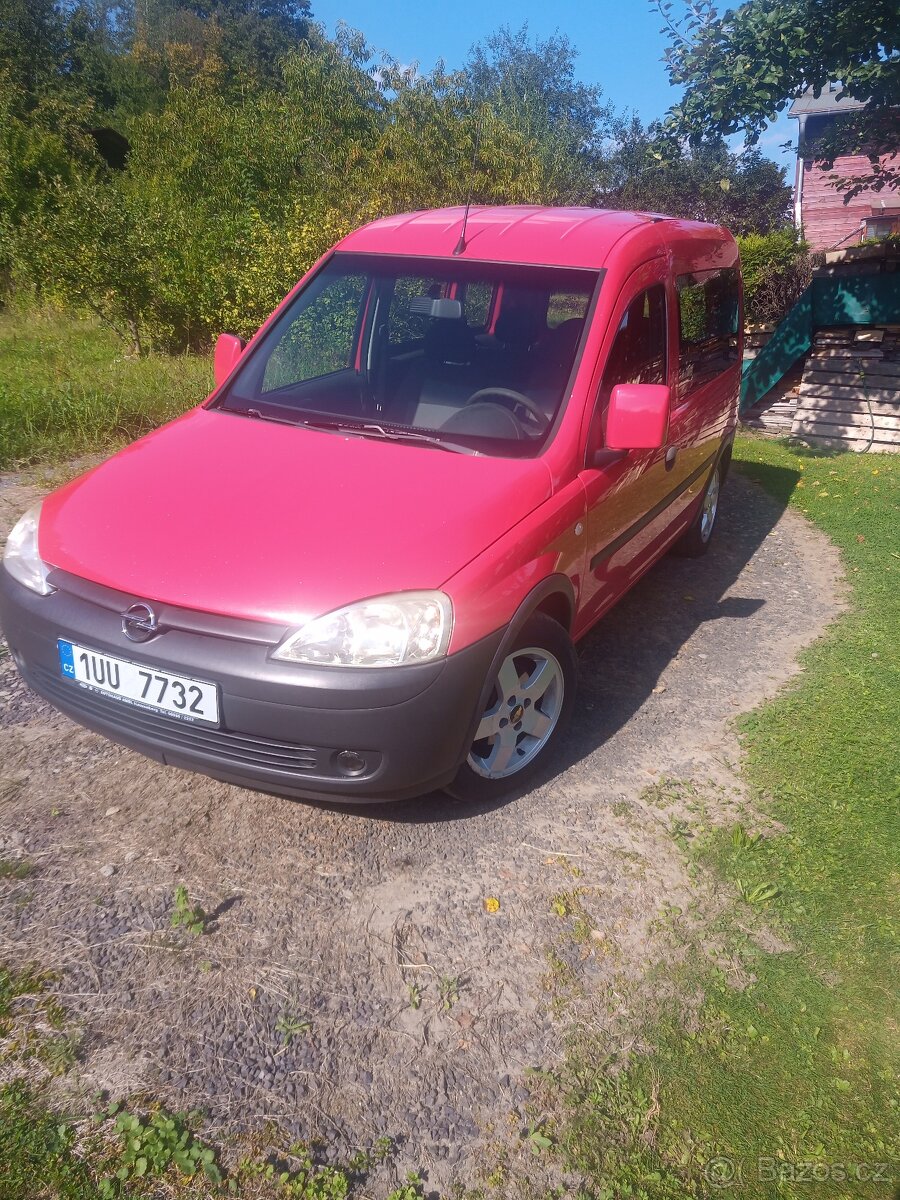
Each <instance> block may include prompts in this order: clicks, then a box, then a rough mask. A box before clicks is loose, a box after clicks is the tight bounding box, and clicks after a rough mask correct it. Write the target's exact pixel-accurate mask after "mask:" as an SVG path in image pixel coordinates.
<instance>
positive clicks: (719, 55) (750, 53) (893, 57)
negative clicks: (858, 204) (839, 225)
mask: <svg viewBox="0 0 900 1200" xmlns="http://www.w3.org/2000/svg"><path fill="white" fill-rule="evenodd" d="M651 3H652V4H653V6H654V7H655V8H656V9H657V10H658V11H659V13H660V14H661V16H662V17H663V20H664V21H665V31H666V32H667V33H668V35H669V38H670V46H669V49H668V50H667V52H666V60H667V64H668V71H669V77H670V79H671V81H672V83H674V84H676V85H679V86H682V87H683V88H684V95H683V98H682V100H681V102H680V103H679V104H676V105H674V106H673V107H672V109H670V111H669V118H668V122H667V126H668V129H669V132H670V134H671V135H672V137H673V138H675V139H677V138H683V137H686V138H687V139H689V140H690V142H691V143H692V144H697V143H699V142H700V141H702V140H703V138H705V137H708V136H710V135H711V134H712V135H717V134H718V135H726V136H727V135H728V134H732V133H743V134H744V135H745V137H746V139H747V141H748V143H749V144H751V145H754V144H755V143H756V142H757V141H758V140H759V137H760V134H761V133H762V131H763V130H764V129H765V127H766V125H767V124H768V123H769V122H770V121H772V120H774V118H775V117H776V116H777V114H778V113H780V112H782V111H783V110H784V109H785V107H786V106H787V104H788V103H789V102H790V100H791V99H794V98H796V97H797V96H800V95H801V94H802V93H803V92H804V91H806V89H807V88H813V89H814V91H815V94H816V95H818V94H819V93H820V92H821V90H822V89H823V88H825V87H826V86H827V85H828V83H829V82H835V81H838V82H840V84H841V87H842V90H841V93H840V95H846V96H849V97H852V98H853V99H855V100H859V101H862V102H863V103H864V104H865V108H863V109H861V110H857V111H856V112H854V113H852V114H848V115H847V116H846V117H845V118H844V119H842V120H840V121H836V122H833V123H832V126H833V127H832V130H831V133H830V135H829V136H828V137H827V139H825V140H824V141H823V142H822V143H821V145H819V147H818V148H817V150H816V157H817V160H818V161H820V162H821V163H822V164H823V165H824V166H826V167H830V166H833V164H834V160H835V158H836V157H837V156H838V155H839V154H867V155H868V156H869V158H870V161H871V163H872V171H871V174H870V175H869V176H867V177H866V178H864V179H861V180H854V181H853V183H852V184H851V183H850V182H849V181H846V182H845V185H844V186H843V190H845V191H846V192H847V194H848V196H849V195H853V194H855V193H856V192H858V191H860V190H862V189H863V188H868V187H872V188H875V189H876V190H879V189H881V188H883V187H885V186H891V187H896V186H897V185H898V184H900V165H894V164H891V163H890V162H889V163H887V164H885V163H884V162H883V161H882V160H881V158H880V156H882V155H885V154H892V153H893V152H895V151H896V150H897V149H898V147H900V116H898V111H897V110H898V108H900V6H898V4H897V0H746V3H744V4H742V5H741V6H740V7H739V8H737V9H734V10H728V11H726V12H724V13H721V14H720V13H719V11H718V9H717V8H716V6H715V4H714V3H713V0H683V5H684V8H683V11H682V13H681V15H674V4H673V0H651Z"/></svg>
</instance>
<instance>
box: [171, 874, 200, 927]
mask: <svg viewBox="0 0 900 1200" xmlns="http://www.w3.org/2000/svg"><path fill="white" fill-rule="evenodd" d="M173 904H174V909H173V911H172V915H171V917H170V918H169V920H170V922H171V924H172V928H173V929H178V928H183V929H186V930H187V931H188V933H190V934H193V936H194V937H198V936H199V935H200V934H201V933H205V932H206V922H207V916H206V913H205V912H204V911H203V909H202V908H200V907H199V905H198V906H196V907H195V906H194V905H192V904H191V900H190V897H189V896H188V890H187V888H186V887H184V885H183V884H179V885H178V887H177V888H176V889H175V895H174V897H173Z"/></svg>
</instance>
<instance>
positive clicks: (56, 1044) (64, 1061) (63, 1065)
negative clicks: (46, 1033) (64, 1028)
mask: <svg viewBox="0 0 900 1200" xmlns="http://www.w3.org/2000/svg"><path fill="white" fill-rule="evenodd" d="M80 1045H81V1037H80V1035H79V1034H76V1033H60V1034H57V1035H56V1037H48V1038H42V1039H41V1040H40V1041H39V1042H38V1047H37V1056H38V1058H39V1059H40V1060H41V1062H43V1064H44V1065H45V1066H46V1067H47V1069H48V1070H49V1071H50V1073H51V1074H52V1075H65V1074H66V1072H67V1071H71V1069H72V1068H73V1067H74V1066H75V1063H76V1062H77V1061H78V1049H79V1046H80Z"/></svg>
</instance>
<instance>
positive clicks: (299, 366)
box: [262, 275, 366, 392]
mask: <svg viewBox="0 0 900 1200" xmlns="http://www.w3.org/2000/svg"><path fill="white" fill-rule="evenodd" d="M365 289H366V277H365V276H364V275H343V276H341V277H340V278H339V279H335V280H332V281H331V282H329V283H327V284H326V286H324V287H323V288H321V290H320V291H319V294H318V295H317V296H316V298H315V299H314V300H313V301H312V302H311V303H310V304H308V305H307V306H306V307H305V308H304V309H303V311H302V312H301V313H300V315H299V316H298V317H297V318H296V320H294V321H292V322H291V324H290V325H288V326H287V328H286V329H285V330H284V332H283V333H282V334H281V336H280V338H279V340H278V344H277V345H276V346H275V348H274V349H273V350H272V353H271V356H270V357H269V360H268V362H267V363H266V369H265V372H264V374H263V380H262V391H263V392H273V391H277V390H278V389H279V388H284V387H289V386H291V385H292V384H297V383H305V382H306V381H307V380H309V379H318V378H320V377H321V376H323V375H331V374H333V373H334V372H335V371H342V370H344V369H345V368H346V367H349V366H350V365H351V362H350V359H351V355H352V352H353V344H354V340H355V336H356V326H357V322H358V320H359V312H360V304H361V302H362V298H363V294H364V293H365Z"/></svg>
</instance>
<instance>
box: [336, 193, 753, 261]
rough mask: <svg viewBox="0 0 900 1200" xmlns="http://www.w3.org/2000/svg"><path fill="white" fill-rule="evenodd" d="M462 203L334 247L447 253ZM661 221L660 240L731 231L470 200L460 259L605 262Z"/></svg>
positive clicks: (397, 220) (651, 216) (388, 220)
mask: <svg viewBox="0 0 900 1200" xmlns="http://www.w3.org/2000/svg"><path fill="white" fill-rule="evenodd" d="M464 213H465V209H464V207H463V206H462V205H460V206H459V207H456V208H436V209H429V210H426V211H423V212H413V213H400V214H399V215H397V216H394V217H382V218H381V219H380V220H378V221H372V222H371V223H370V224H369V225H364V226H363V227H362V228H361V229H357V230H355V231H354V232H353V233H351V234H348V235H347V237H345V238H344V239H343V241H341V242H340V243H339V244H338V246H337V247H336V248H337V249H338V250H346V251H353V252H354V253H360V254H397V255H411V256H416V257H425V258H445V257H446V258H449V257H452V255H453V252H454V250H455V248H456V245H457V243H458V241H459V236H460V233H461V232H462V224H463V215H464ZM660 222H665V237H666V238H669V237H672V236H677V235H678V234H687V235H689V236H690V235H694V236H696V235H697V234H698V233H701V232H702V233H703V234H705V235H706V237H709V236H710V235H715V234H718V235H719V237H720V238H722V239H723V240H729V241H730V240H731V238H730V235H729V234H728V233H727V232H726V231H725V230H723V229H721V228H720V227H718V226H715V225H704V224H702V223H700V222H698V221H680V220H675V219H673V218H671V217H664V216H662V215H661V214H659V213H645V212H619V211H617V210H615V209H603V208H544V207H541V206H539V205H515V206H513V205H510V206H505V207H501V206H493V207H484V206H481V205H478V206H475V205H473V206H472V208H471V209H470V211H469V219H468V222H467V224H466V243H465V249H464V250H463V252H462V254H461V255H460V257H461V258H462V259H464V260H468V261H471V260H481V261H485V262H515V263H533V264H536V265H539V264H546V265H550V266H560V267H587V268H593V269H596V268H598V267H602V266H605V265H606V263H607V261H608V258H609V255H610V252H611V251H612V249H613V247H614V246H615V245H616V243H617V242H619V241H620V240H621V239H622V238H623V237H625V236H626V235H627V234H629V233H632V232H633V231H635V230H639V229H641V228H643V227H650V226H653V225H656V226H657V228H658V226H659V223H660Z"/></svg>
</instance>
